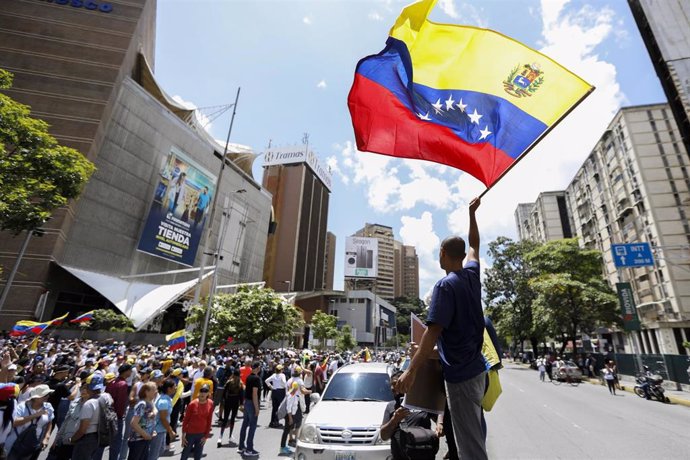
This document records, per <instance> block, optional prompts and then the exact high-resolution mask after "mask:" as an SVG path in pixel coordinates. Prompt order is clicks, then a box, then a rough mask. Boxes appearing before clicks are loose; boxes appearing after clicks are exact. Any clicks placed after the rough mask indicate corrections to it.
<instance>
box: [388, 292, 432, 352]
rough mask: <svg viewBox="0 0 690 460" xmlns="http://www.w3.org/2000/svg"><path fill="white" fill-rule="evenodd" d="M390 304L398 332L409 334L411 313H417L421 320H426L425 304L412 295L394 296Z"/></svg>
mask: <svg viewBox="0 0 690 460" xmlns="http://www.w3.org/2000/svg"><path fill="white" fill-rule="evenodd" d="M391 304H392V305H393V306H394V307H395V310H396V312H395V325H396V327H397V333H398V334H401V335H407V336H409V335H410V314H411V313H414V314H415V315H417V316H418V317H419V318H420V319H421V320H422V321H426V306H425V305H424V302H422V300H421V299H415V298H413V297H396V298H395V299H393V301H392V302H391ZM401 343H404V342H401Z"/></svg>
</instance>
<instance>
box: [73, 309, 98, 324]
mask: <svg viewBox="0 0 690 460" xmlns="http://www.w3.org/2000/svg"><path fill="white" fill-rule="evenodd" d="M94 311H95V310H91V311H87V312H86V313H82V314H81V315H79V316H77V317H76V318H74V319H72V320H70V323H85V322H87V321H93V312H94Z"/></svg>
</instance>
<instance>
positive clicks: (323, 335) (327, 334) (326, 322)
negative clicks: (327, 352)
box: [310, 311, 338, 348]
mask: <svg viewBox="0 0 690 460" xmlns="http://www.w3.org/2000/svg"><path fill="white" fill-rule="evenodd" d="M337 323H338V319H337V318H336V317H335V316H333V315H329V314H326V313H324V312H322V311H316V312H315V313H314V316H312V318H311V325H310V326H311V331H312V334H313V335H314V338H316V339H318V340H319V344H320V345H321V347H322V348H325V347H326V343H327V342H326V341H327V340H328V339H334V338H336V337H337V336H338V328H337Z"/></svg>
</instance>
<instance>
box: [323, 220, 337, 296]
mask: <svg viewBox="0 0 690 460" xmlns="http://www.w3.org/2000/svg"><path fill="white" fill-rule="evenodd" d="M335 242H336V238H335V234H334V233H332V232H326V261H325V262H324V265H323V269H324V275H323V289H324V290H326V291H332V290H333V278H334V277H335Z"/></svg>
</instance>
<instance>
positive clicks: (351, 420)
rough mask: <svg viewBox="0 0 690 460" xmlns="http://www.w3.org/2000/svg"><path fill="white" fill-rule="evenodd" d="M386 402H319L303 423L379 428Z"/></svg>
mask: <svg viewBox="0 0 690 460" xmlns="http://www.w3.org/2000/svg"><path fill="white" fill-rule="evenodd" d="M387 405H388V402H387V401H319V402H318V403H317V404H316V405H315V406H312V408H311V410H310V411H309V414H308V415H307V418H306V419H305V421H304V423H313V424H315V425H317V426H332V427H343V428H349V427H361V428H365V427H370V426H375V427H379V426H381V422H382V421H383V413H384V411H385V410H386V406H387Z"/></svg>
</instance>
